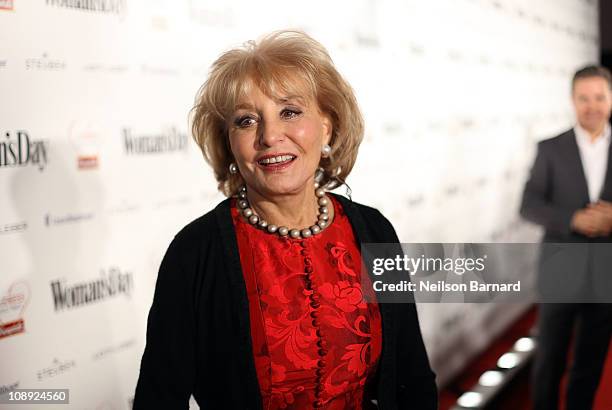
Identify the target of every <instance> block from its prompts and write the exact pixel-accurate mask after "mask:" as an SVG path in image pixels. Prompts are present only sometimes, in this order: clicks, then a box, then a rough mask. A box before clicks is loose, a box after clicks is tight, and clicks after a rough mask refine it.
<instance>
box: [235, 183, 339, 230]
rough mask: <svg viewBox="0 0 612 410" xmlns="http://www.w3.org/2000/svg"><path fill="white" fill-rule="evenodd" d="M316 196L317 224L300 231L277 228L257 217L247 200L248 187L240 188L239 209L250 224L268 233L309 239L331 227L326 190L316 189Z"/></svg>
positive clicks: (282, 227)
mask: <svg viewBox="0 0 612 410" xmlns="http://www.w3.org/2000/svg"><path fill="white" fill-rule="evenodd" d="M315 195H316V197H317V198H318V199H317V202H318V204H319V215H318V216H317V219H318V220H317V222H316V223H315V224H314V225H312V226H311V227H310V228H304V229H302V230H300V229H290V228H287V227H286V226H276V225H274V224H269V223H268V222H267V221H265V220H264V219H262V218H260V217H259V216H257V215H255V212H254V211H253V209H251V206H250V204H249V200H248V199H247V193H246V186H242V187H240V190H239V191H238V202H237V204H238V208H239V209H240V212H241V213H242V215H243V216H244V217H245V218H246V219H247V220H248V221H249V223H250V224H251V225H253V226H256V227H258V228H259V229H262V230H264V231H266V232H268V233H272V234H274V233H278V235H279V236H281V237H285V236H290V237H291V238H294V239H298V238H309V237H311V236H312V235H316V234H318V233H320V232H321V231H322V230H323V229H325V228H326V227H327V226H328V225H329V208H328V205H329V199H327V198H326V197H325V190H324V189H323V188H317V189H315Z"/></svg>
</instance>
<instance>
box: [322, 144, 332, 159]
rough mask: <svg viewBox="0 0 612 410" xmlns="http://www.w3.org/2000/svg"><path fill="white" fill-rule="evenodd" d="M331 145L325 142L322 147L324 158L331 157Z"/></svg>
mask: <svg viewBox="0 0 612 410" xmlns="http://www.w3.org/2000/svg"><path fill="white" fill-rule="evenodd" d="M331 151H332V149H331V147H330V146H329V144H325V145H323V146H322V147H321V156H322V157H323V158H329V155H330V154H331Z"/></svg>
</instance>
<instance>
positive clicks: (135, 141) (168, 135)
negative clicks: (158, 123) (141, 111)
mask: <svg viewBox="0 0 612 410" xmlns="http://www.w3.org/2000/svg"><path fill="white" fill-rule="evenodd" d="M122 133H123V147H124V149H125V152H126V154H128V155H146V154H161V153H165V152H176V151H186V150H187V148H188V144H187V142H188V138H187V134H185V133H181V132H178V131H177V129H176V128H175V127H171V128H170V129H169V130H167V131H165V132H161V133H159V134H152V135H146V134H145V135H134V134H133V133H132V130H131V129H129V128H124V129H123V131H122Z"/></svg>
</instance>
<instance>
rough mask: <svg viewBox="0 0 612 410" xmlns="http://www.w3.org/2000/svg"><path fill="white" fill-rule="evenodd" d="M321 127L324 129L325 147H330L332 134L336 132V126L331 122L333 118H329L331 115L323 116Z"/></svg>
mask: <svg viewBox="0 0 612 410" xmlns="http://www.w3.org/2000/svg"><path fill="white" fill-rule="evenodd" d="M321 118H322V121H321V127H322V128H323V139H322V142H323V145H326V144H327V145H329V142H330V141H331V137H332V133H333V130H334V124H333V122H332V120H331V118H330V117H329V115H327V114H321Z"/></svg>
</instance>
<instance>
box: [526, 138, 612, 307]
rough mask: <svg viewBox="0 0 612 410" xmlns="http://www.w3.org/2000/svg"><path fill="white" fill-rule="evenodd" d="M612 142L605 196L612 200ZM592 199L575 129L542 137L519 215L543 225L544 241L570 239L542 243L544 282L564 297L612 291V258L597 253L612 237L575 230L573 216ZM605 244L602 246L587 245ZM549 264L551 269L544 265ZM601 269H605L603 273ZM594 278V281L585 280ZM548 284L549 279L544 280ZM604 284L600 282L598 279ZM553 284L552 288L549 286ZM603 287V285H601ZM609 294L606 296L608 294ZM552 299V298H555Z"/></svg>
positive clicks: (542, 276) (602, 197) (543, 284)
mask: <svg viewBox="0 0 612 410" xmlns="http://www.w3.org/2000/svg"><path fill="white" fill-rule="evenodd" d="M611 160H612V144H610V153H609V159H608V168H607V172H606V178H605V182H604V186H603V190H602V194H601V199H602V200H605V201H610V202H612V161H611ZM589 202H590V200H589V192H588V187H587V182H586V178H585V174H584V170H583V167H582V162H581V159H580V153H579V150H578V144H577V142H576V136H575V134H574V131H573V129H571V130H568V131H566V132H564V133H563V134H561V135H559V136H557V137H554V138H551V139H547V140H544V141H541V142H540V143H539V144H538V150H537V155H536V159H535V162H534V164H533V167H532V168H531V174H530V176H529V180H528V181H527V184H526V185H525V190H524V193H523V201H522V204H521V215H522V216H523V217H524V218H526V219H527V220H530V221H531V222H534V223H536V224H539V225H542V226H543V227H544V229H545V234H544V240H543V241H544V242H545V243H572V244H573V245H567V246H565V247H555V246H554V245H544V247H543V251H542V255H541V265H542V264H545V265H546V266H541V271H540V278H539V279H540V285H541V286H544V287H548V290H551V291H552V290H555V291H557V292H560V293H558V295H559V296H562V298H563V297H565V296H568V295H569V294H568V293H567V292H573V291H578V290H585V287H586V288H587V291H588V292H590V291H592V290H593V289H594V288H599V289H600V290H602V291H603V290H604V289H605V290H606V291H610V290H612V285H611V284H610V276H611V275H610V274H609V273H606V272H605V271H604V270H605V269H607V270H610V271H612V266H611V265H610V258H609V257H607V258H606V255H603V254H602V255H599V253H601V252H602V251H605V250H606V249H609V247H607V246H606V245H603V243H606V242H611V241H612V236H608V237H604V238H588V237H587V236H584V235H582V234H579V233H578V232H575V231H573V230H572V229H571V226H570V224H571V219H572V216H573V215H574V212H576V211H577V210H579V209H582V208H584V207H586V206H587V204H588V203H589ZM594 243H597V244H599V243H601V244H602V245H600V246H589V244H594ZM546 267H547V268H548V269H546ZM599 269H604V270H602V271H601V274H600V272H599V271H598V270H599ZM587 281H590V283H587ZM545 282H546V283H545ZM600 282H601V283H600ZM551 286H553V287H554V289H552V288H550V287H551ZM602 286H603V288H602ZM609 297H610V296H608V298H609ZM551 301H552V300H551Z"/></svg>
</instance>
